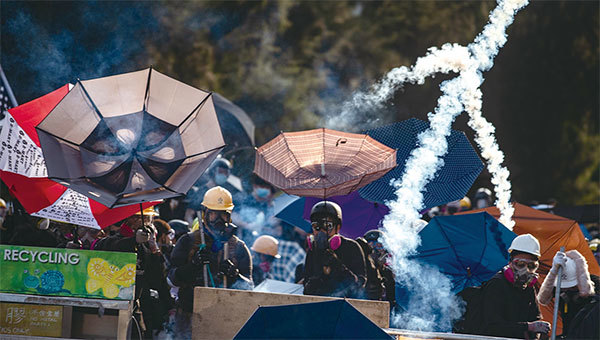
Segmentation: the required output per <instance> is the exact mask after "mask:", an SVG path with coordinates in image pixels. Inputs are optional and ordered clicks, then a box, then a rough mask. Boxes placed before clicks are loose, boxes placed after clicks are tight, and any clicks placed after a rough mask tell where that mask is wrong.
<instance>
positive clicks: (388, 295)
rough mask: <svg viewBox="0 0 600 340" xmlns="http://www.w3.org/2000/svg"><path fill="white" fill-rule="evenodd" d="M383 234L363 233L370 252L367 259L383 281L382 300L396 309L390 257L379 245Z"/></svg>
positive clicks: (379, 232)
mask: <svg viewBox="0 0 600 340" xmlns="http://www.w3.org/2000/svg"><path fill="white" fill-rule="evenodd" d="M382 235H383V233H382V232H381V231H380V230H377V229H374V230H369V231H367V232H366V233H365V236H364V238H365V240H366V241H367V242H368V243H369V246H370V247H371V249H372V252H371V253H370V254H369V257H371V258H372V259H373V262H374V263H375V266H376V268H377V270H378V271H379V273H380V275H381V277H382V279H383V287H384V290H383V296H382V300H384V301H389V302H390V309H394V308H395V307H396V281H395V279H394V272H393V271H392V269H391V268H390V266H389V262H390V261H389V259H390V255H389V254H388V252H387V251H386V250H385V248H383V244H381V237H382Z"/></svg>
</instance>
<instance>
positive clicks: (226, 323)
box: [192, 287, 390, 339]
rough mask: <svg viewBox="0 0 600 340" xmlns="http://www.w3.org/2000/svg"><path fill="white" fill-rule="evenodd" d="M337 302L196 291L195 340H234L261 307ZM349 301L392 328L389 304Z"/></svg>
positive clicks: (235, 292) (226, 291) (294, 296)
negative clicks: (232, 339)
mask: <svg viewBox="0 0 600 340" xmlns="http://www.w3.org/2000/svg"><path fill="white" fill-rule="evenodd" d="M335 299H339V298H332V297H323V296H312V295H290V294H278V293H263V292H252V291H244V290H233V289H222V288H205V287H196V288H195V290H194V313H193V315H192V338H194V339H226V338H227V339H231V338H233V337H234V336H235V334H237V332H238V331H239V330H240V329H241V328H242V326H243V325H244V324H245V323H246V321H248V319H249V318H250V317H251V316H252V314H253V313H254V311H255V310H256V309H257V308H258V307H259V306H276V305H289V304H298V303H309V302H323V301H329V300H335ZM346 300H347V301H348V302H349V303H350V304H352V306H354V307H355V308H356V309H358V310H359V311H360V312H361V313H362V314H364V315H365V316H366V317H367V318H369V319H370V320H371V321H373V322H374V323H375V324H376V325H377V326H379V327H381V328H387V327H389V313H390V305H389V303H388V302H386V301H372V300H356V299H346Z"/></svg>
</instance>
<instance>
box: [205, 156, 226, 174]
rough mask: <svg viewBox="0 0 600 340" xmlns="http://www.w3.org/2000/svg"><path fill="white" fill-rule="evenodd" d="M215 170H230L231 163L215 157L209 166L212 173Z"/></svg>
mask: <svg viewBox="0 0 600 340" xmlns="http://www.w3.org/2000/svg"><path fill="white" fill-rule="evenodd" d="M217 168H223V169H227V170H231V162H230V161H228V160H227V159H225V158H222V157H217V158H215V160H214V161H213V162H212V164H211V165H210V171H212V172H214V171H215V170H216V169H217Z"/></svg>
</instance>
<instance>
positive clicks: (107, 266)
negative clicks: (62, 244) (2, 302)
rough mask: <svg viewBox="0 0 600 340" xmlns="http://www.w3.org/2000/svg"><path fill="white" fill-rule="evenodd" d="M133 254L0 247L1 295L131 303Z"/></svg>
mask: <svg viewBox="0 0 600 340" xmlns="http://www.w3.org/2000/svg"><path fill="white" fill-rule="evenodd" d="M136 260H137V255H136V254H135V253H121V252H108V251H92V250H77V249H63V248H38V247H23V246H6V245H0V268H2V275H0V292H2V293H13V294H32V295H51V296H68V297H83V298H100V299H114V300H132V299H133V295H134V284H135V273H136Z"/></svg>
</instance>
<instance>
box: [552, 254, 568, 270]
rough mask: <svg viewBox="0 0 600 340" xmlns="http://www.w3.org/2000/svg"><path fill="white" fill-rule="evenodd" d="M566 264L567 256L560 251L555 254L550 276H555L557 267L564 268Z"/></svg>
mask: <svg viewBox="0 0 600 340" xmlns="http://www.w3.org/2000/svg"><path fill="white" fill-rule="evenodd" d="M566 264H567V255H566V254H565V253H564V252H562V251H558V252H556V255H554V258H553V259H552V269H550V271H551V272H552V274H557V273H558V268H559V267H561V266H562V267H563V268H564V267H565V266H566Z"/></svg>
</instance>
